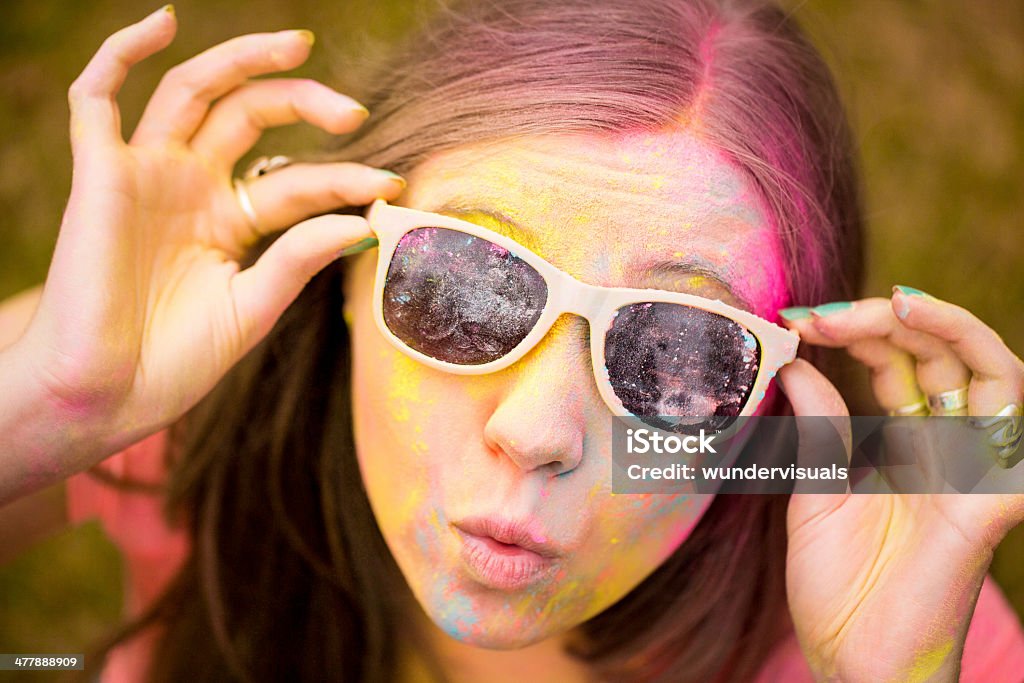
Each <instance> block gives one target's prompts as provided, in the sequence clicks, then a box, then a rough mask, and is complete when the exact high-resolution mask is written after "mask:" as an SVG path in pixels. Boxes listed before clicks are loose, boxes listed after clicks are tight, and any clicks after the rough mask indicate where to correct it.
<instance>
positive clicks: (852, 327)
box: [790, 297, 971, 394]
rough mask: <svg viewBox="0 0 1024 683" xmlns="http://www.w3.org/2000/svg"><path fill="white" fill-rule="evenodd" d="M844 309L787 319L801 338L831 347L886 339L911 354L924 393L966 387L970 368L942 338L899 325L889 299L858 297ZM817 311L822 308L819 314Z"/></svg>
mask: <svg viewBox="0 0 1024 683" xmlns="http://www.w3.org/2000/svg"><path fill="white" fill-rule="evenodd" d="M851 303H852V305H850V306H848V307H846V308H836V307H830V306H824V307H818V308H816V309H811V316H810V317H809V318H804V319H801V320H796V321H790V324H792V325H793V326H794V327H796V329H797V330H799V332H800V338H801V340H802V341H807V342H809V343H812V344H820V345H822V346H830V347H848V346H849V345H850V344H851V343H853V342H856V341H862V340H865V339H871V338H882V339H886V340H888V341H889V342H890V343H892V344H893V345H895V346H896V347H897V348H900V349H903V350H905V351H907V352H909V353H910V354H912V355H913V357H914V360H915V363H916V367H915V373H916V375H917V383H918V385H919V386H920V387H921V390H922V391H923V392H925V393H926V394H937V393H940V392H943V391H949V390H952V389H957V388H960V387H963V386H966V385H967V384H968V382H970V379H971V373H970V370H968V368H967V366H966V365H965V364H964V363H963V361H961V360H960V358H959V357H958V355H957V354H956V352H955V351H954V350H953V349H952V348H951V347H950V345H949V344H948V343H947V342H946V341H945V340H943V339H940V338H938V337H936V336H934V335H931V334H928V333H925V332H921V331H918V330H913V329H910V328H909V327H906V326H905V325H902V324H900V321H899V319H898V318H897V317H896V315H895V313H894V312H893V310H892V305H891V302H890V301H889V300H888V299H883V298H881V297H872V298H867V299H860V300H858V301H855V302H851ZM816 311H822V312H821V313H818V312H816Z"/></svg>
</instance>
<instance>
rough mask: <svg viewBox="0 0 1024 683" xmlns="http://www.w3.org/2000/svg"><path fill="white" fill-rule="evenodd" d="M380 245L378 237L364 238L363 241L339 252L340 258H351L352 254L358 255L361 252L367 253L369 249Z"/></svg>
mask: <svg viewBox="0 0 1024 683" xmlns="http://www.w3.org/2000/svg"><path fill="white" fill-rule="evenodd" d="M378 244H380V243H379V242H378V241H377V238H376V237H364V238H363V239H361V240H359V241H358V242H356V243H355V244H353V245H352V246H351V247H346V248H345V249H342V250H341V251H339V252H338V256H339V257H341V256H351V255H352V254H358V253H359V252H361V251H366V250H367V249H372V248H374V247H375V246H377V245H378Z"/></svg>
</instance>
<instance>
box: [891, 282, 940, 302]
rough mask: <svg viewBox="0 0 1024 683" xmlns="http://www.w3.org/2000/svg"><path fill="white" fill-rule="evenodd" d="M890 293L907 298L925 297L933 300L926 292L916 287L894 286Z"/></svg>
mask: <svg viewBox="0 0 1024 683" xmlns="http://www.w3.org/2000/svg"><path fill="white" fill-rule="evenodd" d="M892 291H894V292H899V293H900V294H906V295H907V296H927V297H931V298H933V299H934V298H935V297H933V296H932V295H931V294H929V293H928V292H922V291H921V290H920V289H917V288H916V287H907V286H906V285H894V286H893V288H892Z"/></svg>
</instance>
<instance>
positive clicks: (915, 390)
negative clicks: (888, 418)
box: [846, 337, 924, 411]
mask: <svg viewBox="0 0 1024 683" xmlns="http://www.w3.org/2000/svg"><path fill="white" fill-rule="evenodd" d="M846 351H847V353H849V354H850V356H852V357H853V358H854V359H856V360H858V361H860V362H861V363H863V364H864V366H865V367H867V369H868V373H869V376H870V378H871V389H872V391H873V392H874V394H875V400H877V401H878V405H879V406H881V407H882V408H883V409H884V410H886V411H891V410H896V409H897V408H901V407H903V406H908V405H911V404H914V403H917V402H919V401H923V400H924V396H923V395H922V393H921V389H920V388H919V387H918V385H917V376H916V363H915V362H914V357H913V356H912V355H911V354H909V353H907V352H906V351H904V350H903V349H901V348H899V347H897V346H896V345H895V344H892V343H891V342H889V341H888V340H887V339H883V338H880V337H874V338H870V339H862V340H860V341H855V342H852V343H851V344H850V345H849V346H848V347H846Z"/></svg>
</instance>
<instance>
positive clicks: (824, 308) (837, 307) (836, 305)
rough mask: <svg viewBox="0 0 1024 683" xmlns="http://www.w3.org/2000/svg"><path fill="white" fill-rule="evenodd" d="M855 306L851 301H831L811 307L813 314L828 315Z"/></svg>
mask: <svg viewBox="0 0 1024 683" xmlns="http://www.w3.org/2000/svg"><path fill="white" fill-rule="evenodd" d="M851 308H853V304H852V303H850V302H849V301H830V302H829V303H827V304H821V305H820V306H815V307H814V308H812V309H811V315H817V316H821V317H823V316H826V315H832V314H833V313H838V312H839V311H847V310H849V309H851Z"/></svg>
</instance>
